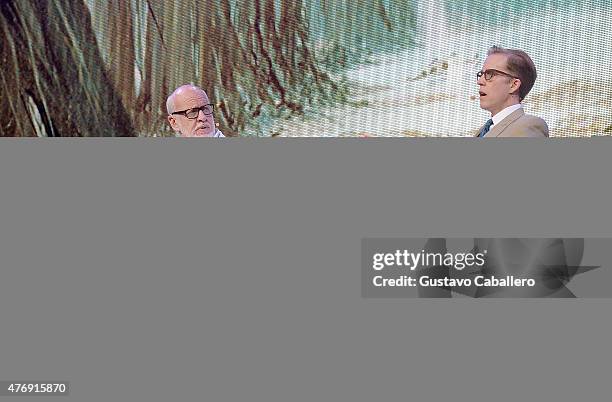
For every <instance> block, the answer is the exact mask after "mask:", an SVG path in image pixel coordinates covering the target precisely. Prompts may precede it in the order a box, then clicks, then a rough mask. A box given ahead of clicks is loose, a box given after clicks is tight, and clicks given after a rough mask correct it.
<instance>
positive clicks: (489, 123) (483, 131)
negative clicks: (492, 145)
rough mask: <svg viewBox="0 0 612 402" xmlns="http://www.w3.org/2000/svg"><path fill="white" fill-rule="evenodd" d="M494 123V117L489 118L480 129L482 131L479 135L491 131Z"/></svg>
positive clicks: (481, 135)
mask: <svg viewBox="0 0 612 402" xmlns="http://www.w3.org/2000/svg"><path fill="white" fill-rule="evenodd" d="M492 125H493V119H489V120H487V122H486V123H485V125H484V126H483V127H482V129H481V130H480V133H478V136H479V137H484V136H485V135H486V134H487V133H488V132H489V130H490V129H491V126H492Z"/></svg>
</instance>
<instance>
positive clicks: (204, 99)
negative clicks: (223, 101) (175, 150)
mask: <svg viewBox="0 0 612 402" xmlns="http://www.w3.org/2000/svg"><path fill="white" fill-rule="evenodd" d="M166 109H167V111H168V122H169V123H170V126H171V127H172V129H173V130H174V131H175V132H176V133H177V136H178V137H216V138H220V137H225V136H224V135H223V133H222V132H221V131H220V130H218V129H217V126H216V125H215V118H214V116H213V112H214V110H215V107H214V105H213V104H211V103H210V101H209V100H208V95H206V92H204V90H203V89H201V88H199V87H197V86H195V85H182V86H180V87H178V88H177V89H176V90H175V91H174V92H173V93H172V95H170V96H169V97H168V100H167V101H166Z"/></svg>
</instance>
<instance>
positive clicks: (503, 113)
mask: <svg viewBox="0 0 612 402" xmlns="http://www.w3.org/2000/svg"><path fill="white" fill-rule="evenodd" d="M522 107H523V105H521V104H520V103H517V104H516V105H512V106H508V107H507V108H505V109H504V110H502V111H501V112H499V113H497V114H496V115H495V116H493V117H492V119H493V125H492V126H491V128H490V129H489V131H491V130H493V127H495V125H496V124H498V123H501V121H502V120H503V119H505V118H506V117H508V116H510V115H511V114H512V113H513V112H515V111H517V110H519V109H521V108H522Z"/></svg>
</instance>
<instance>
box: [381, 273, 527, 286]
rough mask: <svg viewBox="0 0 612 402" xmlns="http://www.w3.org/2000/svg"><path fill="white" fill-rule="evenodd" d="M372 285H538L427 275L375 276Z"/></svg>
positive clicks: (490, 277) (509, 279)
mask: <svg viewBox="0 0 612 402" xmlns="http://www.w3.org/2000/svg"><path fill="white" fill-rule="evenodd" d="M372 283H373V285H374V286H376V287H415V286H422V287H449V286H450V287H464V286H465V287H468V286H477V287H533V286H535V284H536V281H535V279H533V278H518V277H515V276H513V275H507V276H503V277H497V276H493V275H487V276H485V275H477V276H475V277H474V279H472V278H449V277H446V276H445V277H442V278H432V277H430V276H427V275H422V276H419V277H413V276H409V275H401V276H398V277H395V278H385V277H383V276H381V275H377V276H374V277H373V278H372Z"/></svg>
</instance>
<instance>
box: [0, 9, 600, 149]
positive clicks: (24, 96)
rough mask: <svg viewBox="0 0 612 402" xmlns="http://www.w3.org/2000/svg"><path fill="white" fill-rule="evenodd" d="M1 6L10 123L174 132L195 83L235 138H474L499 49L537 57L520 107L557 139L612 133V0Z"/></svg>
mask: <svg viewBox="0 0 612 402" xmlns="http://www.w3.org/2000/svg"><path fill="white" fill-rule="evenodd" d="M0 9H1V13H0V25H1V26H2V29H0V46H1V54H2V61H1V63H2V68H1V70H0V74H1V77H2V80H1V81H0V85H1V86H2V99H1V100H0V123H1V124H0V135H2V136H174V135H176V134H177V132H178V129H177V128H176V127H175V126H173V125H172V124H171V121H170V120H169V118H168V117H169V113H172V112H176V111H177V110H169V109H168V97H169V96H170V95H171V94H173V92H174V91H175V89H177V88H179V87H181V86H182V85H185V84H191V85H195V86H197V87H199V88H202V89H203V90H204V91H205V92H206V94H207V98H208V100H209V102H210V105H211V107H210V109H207V110H205V111H204V112H205V113H209V114H210V116H212V117H210V123H211V124H210V125H211V126H212V122H213V119H214V125H215V127H216V129H217V130H218V131H220V132H222V133H224V135H225V136H228V137H229V136H259V137H277V136H278V137H469V136H477V135H479V130H482V127H483V125H486V122H487V120H488V119H489V118H491V116H492V115H494V112H492V111H491V110H488V109H487V107H485V106H486V105H485V104H483V96H486V97H487V101H486V102H489V103H490V102H492V101H493V100H492V99H493V95H492V92H491V93H489V89H486V90H485V91H482V90H481V89H483V88H489V87H485V86H484V85H485V84H486V85H489V86H490V85H493V84H495V83H496V82H498V81H499V82H502V83H510V82H511V81H512V79H513V77H514V78H516V76H518V74H514V73H512V71H511V70H512V69H505V70H504V67H502V68H498V70H503V71H502V73H504V74H506V76H503V75H502V76H490V77H487V76H486V75H485V76H484V77H480V78H477V75H476V74H477V73H478V72H480V71H484V70H483V66H484V65H485V63H486V60H487V57H488V53H490V49H491V48H492V46H497V47H500V48H503V49H517V50H521V51H523V52H525V53H526V54H527V55H528V56H529V58H530V59H531V60H532V61H533V64H534V66H535V68H536V69H537V79H536V80H535V83H534V85H533V88H532V89H531V91H529V93H528V94H527V95H526V96H525V97H524V99H521V104H522V107H523V109H524V111H525V113H526V114H528V115H532V116H536V117H538V118H539V119H543V120H544V121H545V122H546V124H547V126H548V130H549V131H548V136H550V137H591V136H599V135H610V134H612V74H611V73H610V61H609V60H610V59H612V34H610V31H609V29H610V27H611V26H612V1H610V0H554V1H552V0H503V1H502V0H487V1H484V0H453V1H450V0H449V1H443V0H418V1H417V0H401V1H399V0H328V1H324V0H309V1H302V0H245V1H237V0H207V1H198V0H181V1H173V0H128V1H126V0H83V1H74V0H56V1H49V0H45V1H41V0H19V1H11V0H9V1H3V2H2V5H1V6H0ZM496 74H497V73H496ZM485 78H491V81H487V80H485ZM485 81H486V82H485ZM524 81H525V80H524V79H522V77H521V85H523V88H524V87H525V82H524ZM178 112H183V111H182V110H180V111H178ZM198 113H199V112H198V111H197V110H196V114H198ZM174 117H176V119H181V118H186V115H185V116H183V115H181V116H176V115H175V116H174ZM493 120H495V119H493ZM185 121H186V122H188V123H189V121H187V120H185ZM493 123H494V124H496V123H495V122H494V121H493Z"/></svg>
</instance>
